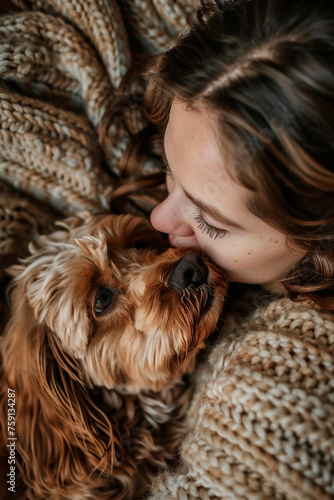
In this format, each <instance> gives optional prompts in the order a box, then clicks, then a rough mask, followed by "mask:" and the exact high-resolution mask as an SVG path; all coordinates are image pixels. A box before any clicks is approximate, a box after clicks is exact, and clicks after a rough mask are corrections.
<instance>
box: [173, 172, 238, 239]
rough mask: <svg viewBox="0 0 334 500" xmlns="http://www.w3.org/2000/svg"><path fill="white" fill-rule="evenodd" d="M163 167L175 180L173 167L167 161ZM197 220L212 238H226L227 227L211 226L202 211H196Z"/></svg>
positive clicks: (201, 229)
mask: <svg viewBox="0 0 334 500" xmlns="http://www.w3.org/2000/svg"><path fill="white" fill-rule="evenodd" d="M163 168H164V171H165V175H166V176H169V177H171V179H172V180H173V174H172V171H171V169H170V168H169V165H167V164H166V163H165V162H163ZM194 219H195V221H196V222H197V223H198V225H197V228H198V229H199V230H200V231H201V232H202V233H203V234H207V235H208V236H209V237H210V238H213V239H214V240H218V239H221V238H224V236H226V235H227V234H228V231H227V230H226V229H218V228H217V227H214V226H211V225H210V224H208V223H207V222H206V221H205V220H204V219H203V215H202V213H201V212H196V213H195V215H194Z"/></svg>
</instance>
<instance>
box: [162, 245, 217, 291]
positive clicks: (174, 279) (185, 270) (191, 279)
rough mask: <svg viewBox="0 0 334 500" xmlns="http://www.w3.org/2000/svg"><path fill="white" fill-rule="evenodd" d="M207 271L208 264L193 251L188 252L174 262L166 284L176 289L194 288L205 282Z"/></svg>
mask: <svg viewBox="0 0 334 500" xmlns="http://www.w3.org/2000/svg"><path fill="white" fill-rule="evenodd" d="M208 273H209V270H208V266H207V265H206V264H205V262H204V261H203V259H202V257H201V256H200V255H199V254H197V253H195V252H190V253H187V254H186V255H185V256H184V257H182V258H181V259H180V260H179V261H178V262H177V263H176V266H175V267H174V269H173V272H172V274H171V276H170V278H169V280H168V284H169V286H170V287H172V288H175V289H176V290H184V289H185V288H196V287H198V286H200V285H203V283H206V280H207V277H208Z"/></svg>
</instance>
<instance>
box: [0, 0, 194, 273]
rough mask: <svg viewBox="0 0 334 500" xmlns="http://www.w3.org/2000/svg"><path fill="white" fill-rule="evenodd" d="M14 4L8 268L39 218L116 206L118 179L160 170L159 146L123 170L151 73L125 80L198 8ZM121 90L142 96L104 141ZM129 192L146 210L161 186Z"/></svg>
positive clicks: (160, 2) (83, 1)
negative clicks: (106, 120) (103, 127)
mask: <svg viewBox="0 0 334 500" xmlns="http://www.w3.org/2000/svg"><path fill="white" fill-rule="evenodd" d="M12 3H13V4H15V5H16V6H17V11H14V12H9V13H7V14H6V15H1V16H0V194H1V197H0V213H1V214H2V215H1V227H0V242H1V247H0V272H1V273H3V268H4V267H5V265H6V264H7V262H8V261H9V260H10V261H11V260H14V256H15V254H16V256H22V254H24V251H23V249H26V246H27V237H26V235H27V234H29V235H31V236H32V235H35V234H36V227H37V226H36V223H33V222H32V221H33V220H35V219H37V220H39V224H38V229H39V230H41V231H43V230H44V231H46V230H48V229H49V228H50V223H51V222H52V221H54V220H55V219H59V218H61V217H62V216H65V215H71V214H75V213H78V212H80V211H82V210H89V211H90V212H94V213H96V212H102V213H103V212H109V210H110V200H111V197H112V196H113V193H114V191H115V189H116V188H117V187H119V186H120V185H121V186H123V185H126V184H127V182H128V181H129V186H131V179H132V178H133V177H139V176H141V175H146V174H151V173H154V172H158V171H160V169H161V165H160V162H159V161H158V160H157V158H156V157H155V156H154V155H153V156H152V157H151V158H150V157H149V155H148V158H147V161H146V162H145V163H144V164H143V166H142V167H138V169H137V170H135V171H131V172H130V171H128V170H123V165H124V161H123V157H124V154H125V153H126V151H127V148H128V147H129V145H130V141H131V137H132V136H133V135H134V134H136V133H138V132H139V131H140V130H142V129H143V128H144V127H145V126H146V125H147V120H146V118H145V115H144V113H143V110H142V109H141V103H142V100H143V94H144V90H145V89H144V82H141V81H140V80H139V79H138V77H136V76H131V77H130V78H129V79H128V80H127V81H126V84H125V85H123V84H122V86H121V83H122V80H123V77H124V75H125V74H126V72H127V71H128V70H129V68H130V67H131V65H132V63H133V61H137V60H138V59H139V58H142V57H143V56H148V55H152V54H156V53H157V52H159V51H163V50H165V49H166V48H167V46H168V43H169V42H170V39H171V37H172V36H173V35H174V34H175V33H176V32H177V31H178V30H179V29H180V28H181V27H182V26H184V25H185V24H186V21H187V18H188V16H189V15H190V14H191V12H192V10H193V8H194V2H192V0H177V1H175V0H173V1H166V0H154V1H153V0H140V1H132V0H131V1H127V0H122V1H117V0H13V2H12ZM120 91H121V92H125V93H134V94H135V95H136V96H137V101H136V102H135V104H136V105H134V106H131V107H130V108H128V109H126V110H124V111H123V112H122V114H120V113H119V114H118V115H117V114H116V115H115V116H113V119H112V122H111V123H110V126H109V129H108V133H109V137H108V141H106V137H105V136H104V135H103V134H101V132H100V128H99V126H100V123H101V120H102V119H103V117H104V116H105V115H106V114H108V112H110V110H111V109H112V108H113V105H114V101H115V98H116V96H117V95H118V94H119V92H120ZM1 186H3V187H1ZM9 190H10V192H11V203H10V204H8V196H7V195H6V196H5V195H4V194H3V193H5V192H6V193H8V192H9ZM129 191H130V189H129ZM125 192H126V189H125ZM131 196H133V198H132V199H133V200H134V204H131V203H130V204H129V205H127V209H128V210H133V211H134V212H136V213H137V212H138V211H139V212H140V213H144V214H147V213H149V211H150V210H151V209H152V207H153V205H154V204H155V203H156V202H157V200H158V199H159V196H161V191H160V192H158V191H152V194H150V193H149V191H145V188H143V191H142V193H141V192H137V193H135V194H133V195H131ZM22 204H23V205H24V207H25V211H26V214H28V215H29V216H28V217H27V218H26V221H25V223H24V224H25V227H26V224H27V221H28V220H29V221H31V227H30V228H29V229H28V228H26V229H27V230H26V231H25V232H24V235H23V234H22V232H21V231H20V230H19V227H20V224H18V225H13V221H15V220H17V214H18V213H19V212H20V213H22V210H21V208H22ZM46 206H48V207H50V208H49V209H48V210H45V207H46ZM38 214H40V215H38ZM45 214H47V215H45ZM7 224H9V226H10V229H9V228H7ZM16 230H17V232H16ZM9 233H10V236H9ZM9 255H12V257H11V258H10V259H9V257H8V256H9Z"/></svg>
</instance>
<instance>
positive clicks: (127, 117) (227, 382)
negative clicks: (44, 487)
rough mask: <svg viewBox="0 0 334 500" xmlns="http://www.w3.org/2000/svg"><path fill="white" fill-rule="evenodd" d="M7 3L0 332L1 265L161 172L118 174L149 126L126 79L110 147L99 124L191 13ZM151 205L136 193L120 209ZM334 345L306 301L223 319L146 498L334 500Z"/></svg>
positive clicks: (159, 6)
mask: <svg viewBox="0 0 334 500" xmlns="http://www.w3.org/2000/svg"><path fill="white" fill-rule="evenodd" d="M1 1H3V0H0V2H1ZM12 1H13V3H14V4H15V5H16V10H14V11H13V12H10V13H7V14H6V15H1V16H0V328H1V322H2V320H3V318H4V312H3V309H4V308H5V305H4V300H2V294H3V293H4V289H5V286H6V280H3V276H4V269H5V268H6V267H7V266H8V265H9V264H11V263H12V262H13V261H15V260H16V259H17V258H18V257H20V256H23V255H24V254H25V252H26V248H27V243H28V241H29V240H31V239H33V238H35V237H36V236H37V235H38V234H39V233H42V232H45V231H48V230H49V229H50V228H51V227H52V225H53V223H54V221H55V220H57V219H59V218H62V217H64V216H65V215H68V214H75V213H78V212H80V211H81V210H83V209H85V210H90V211H91V212H108V211H109V210H110V198H111V196H112V194H113V192H114V190H115V189H117V188H119V186H123V185H125V184H126V183H127V182H128V181H129V182H130V181H131V179H132V177H133V176H136V175H138V174H144V175H145V174H150V173H151V172H154V171H156V169H157V168H158V165H157V164H156V163H155V162H154V157H152V158H151V159H150V158H148V161H147V163H145V164H144V167H143V169H142V170H140V171H139V172H138V171H137V170H134V171H128V170H126V169H124V168H122V167H124V162H123V156H124V155H125V154H126V152H127V150H128V148H129V145H130V139H131V136H133V135H135V134H136V133H137V132H138V131H140V130H142V129H143V127H145V125H146V122H145V116H144V115H143V112H142V109H141V102H142V101H141V98H140V95H142V94H143V91H144V88H143V85H142V83H141V82H138V80H131V79H130V80H129V82H128V84H127V86H126V88H125V91H126V92H127V91H131V92H133V91H134V92H136V94H137V96H138V98H137V103H135V104H136V105H135V106H133V107H131V110H130V111H129V112H126V113H125V114H124V115H121V117H120V118H117V119H115V120H114V122H113V123H112V124H111V128H110V137H109V139H110V140H109V142H108V143H106V141H105V139H106V138H105V137H104V136H103V135H101V133H100V128H99V125H100V123H101V120H102V119H103V116H104V114H105V113H107V112H108V110H109V109H110V107H112V105H113V102H114V99H115V96H116V95H117V93H118V92H119V91H120V82H121V81H122V78H123V76H124V74H125V73H126V71H127V69H128V68H129V67H130V66H131V64H132V62H133V61H136V60H138V59H139V58H140V57H141V56H142V55H143V54H144V55H150V54H156V53H158V52H161V51H163V50H165V49H166V48H167V46H168V43H169V41H170V39H171V36H172V35H174V34H175V33H176V32H177V31H179V30H180V29H181V28H182V27H183V26H184V25H185V24H186V21H187V18H188V17H189V15H190V13H191V11H192V9H193V6H194V5H195V4H196V3H197V2H196V0H12ZM1 7H2V5H1ZM156 199H157V198H156V197H155V194H154V193H153V194H152V193H148V192H140V193H139V192H137V193H135V194H134V195H133V197H132V198H131V199H130V202H131V203H129V205H127V208H128V210H130V211H131V210H132V208H134V209H135V210H139V211H140V210H142V211H143V213H145V207H146V208H147V210H146V213H147V212H148V211H149V208H150V206H151V207H152V204H153V203H154V201H155V200H156ZM3 281H4V282H3ZM232 323H233V321H232ZM333 344H334V326H333V318H332V317H331V316H329V315H325V314H322V313H320V312H316V311H314V310H312V309H311V308H309V307H307V306H305V305H302V304H297V305H293V304H291V303H289V302H288V301H286V300H278V301H276V302H273V303H271V304H270V305H264V306H263V307H260V308H257V309H256V310H255V312H254V313H253V315H252V316H251V317H250V319H249V320H248V321H244V322H242V323H241V324H238V325H236V324H231V315H230V320H229V321H228V322H227V323H226V325H225V328H224V330H223V333H222V336H221V340H220V342H219V343H218V345H216V347H215V348H214V349H213V350H212V353H211V356H210V359H209V361H208V363H207V364H204V365H202V366H201V368H200V369H199V371H198V372H197V373H196V376H195V378H194V379H195V382H196V384H197V386H196V393H195V397H194V400H193V403H192V406H191V409H190V412H189V417H188V423H189V426H190V428H191V432H190V434H189V435H188V437H187V438H186V440H185V442H184V443H183V445H182V461H181V463H180V467H179V469H178V470H177V471H174V472H167V473H165V474H162V475H161V476H159V477H158V478H157V480H156V481H155V483H154V485H153V490H152V497H151V499H152V500H153V499H156V500H164V499H175V500H176V499H180V500H181V499H182V500H192V499H193V500H195V499H201V500H205V499H208V498H210V499H215V498H222V499H224V500H230V499H234V500H255V499H256V500H260V499H261V500H264V499H265V500H278V499H279V500H283V499H284V500H294V499H298V500H310V499H312V500H315V499H318V500H320V499H321V500H326V499H329V498H334V486H333V477H334V433H333V430H334V377H333V370H334V363H333V351H334V348H333Z"/></svg>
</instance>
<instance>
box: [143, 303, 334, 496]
mask: <svg viewBox="0 0 334 500" xmlns="http://www.w3.org/2000/svg"><path fill="white" fill-rule="evenodd" d="M231 314H232V315H233V314H234V313H233V312H232V313H231ZM333 320H334V317H333V316H332V315H331V314H325V313H321V312H319V311H316V310H314V308H312V307H310V306H308V305H305V304H302V303H297V304H294V303H292V302H290V301H289V300H288V299H279V300H275V301H273V302H271V303H267V304H266V305H262V306H261V307H257V308H256V309H255V311H254V312H253V313H252V314H251V315H250V316H249V318H248V319H247V320H246V321H243V322H242V323H241V324H239V325H236V324H235V322H234V321H232V323H233V326H231V325H230V326H228V322H227V324H226V326H225V327H224V328H223V330H222V333H221V337H220V341H219V342H218V344H216V345H215V347H214V348H213V350H212V352H211V354H210V357H209V360H208V363H206V364H205V365H204V366H202V367H201V368H200V369H199V371H198V372H197V373H195V379H196V383H197V389H196V393H195V396H194V399H193V402H192V406H191V408H190V411H189V417H188V421H189V427H190V433H189V435H188V437H187V438H186V440H185V441H184V443H183V444H182V450H181V455H182V461H181V463H180V466H179V469H178V470H177V471H173V472H171V471H170V472H168V471H167V472H165V473H163V474H161V476H159V477H158V478H157V479H156V480H155V483H154V485H153V491H152V496H151V497H150V500H167V499H168V500H172V499H173V500H197V499H200V500H208V499H210V500H213V499H215V500H216V499H224V500H311V499H312V500H315V499H317V500H329V499H333V498H334V438H333V436H334V382H333V381H334V377H333V374H334V322H333Z"/></svg>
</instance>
